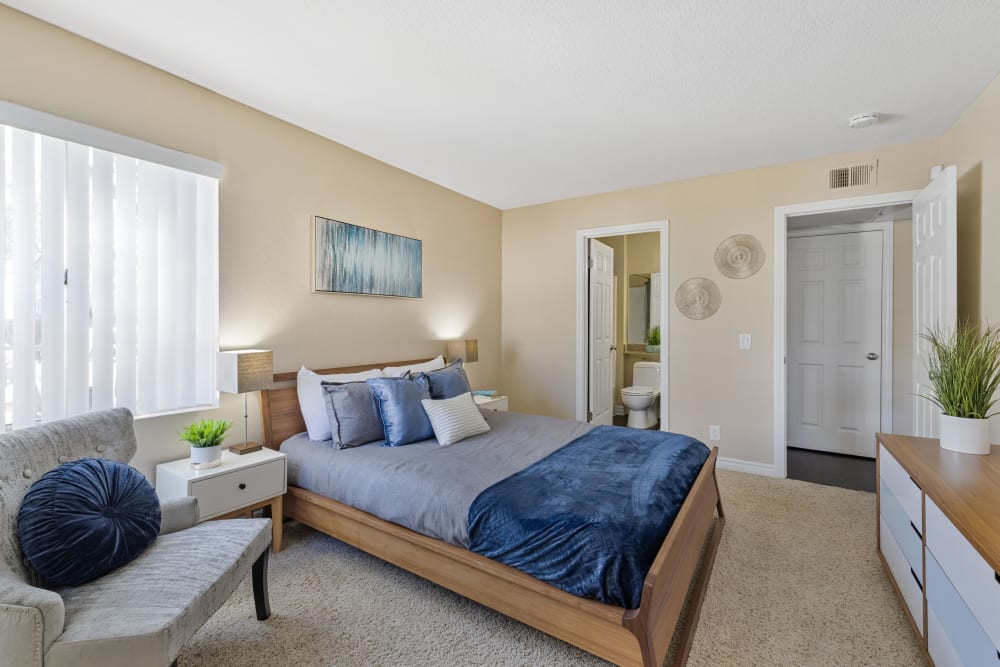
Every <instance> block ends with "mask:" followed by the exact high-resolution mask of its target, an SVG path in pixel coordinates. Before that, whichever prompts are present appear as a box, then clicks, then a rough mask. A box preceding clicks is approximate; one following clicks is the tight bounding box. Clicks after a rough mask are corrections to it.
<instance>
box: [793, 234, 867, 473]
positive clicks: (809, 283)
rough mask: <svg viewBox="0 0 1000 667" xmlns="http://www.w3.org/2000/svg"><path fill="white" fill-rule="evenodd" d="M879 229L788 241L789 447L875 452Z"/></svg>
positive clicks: (858, 454) (845, 452)
mask: <svg viewBox="0 0 1000 667" xmlns="http://www.w3.org/2000/svg"><path fill="white" fill-rule="evenodd" d="M881 355H882V232H881V231H864V232H851V233H846V234H829V235H822V236H805V237H800V238H790V239H788V365H787V368H788V431H787V433H788V445H789V446H790V447H802V448H804V449H817V450H822V451H828V452H838V453H841V454H853V455H855V456H869V457H874V456H875V433H876V432H877V431H878V430H879V426H880V423H881V418H882V400H881V395H882V362H881V361H879V359H880V358H881Z"/></svg>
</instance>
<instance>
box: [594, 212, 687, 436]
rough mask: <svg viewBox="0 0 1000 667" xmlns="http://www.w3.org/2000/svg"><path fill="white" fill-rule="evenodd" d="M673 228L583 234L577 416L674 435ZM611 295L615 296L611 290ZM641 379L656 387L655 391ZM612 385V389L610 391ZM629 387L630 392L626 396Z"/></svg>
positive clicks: (659, 225) (658, 225)
mask: <svg viewBox="0 0 1000 667" xmlns="http://www.w3.org/2000/svg"><path fill="white" fill-rule="evenodd" d="M667 230H668V223H667V221H665V220H664V221H654V222H649V223H639V224H632V225H621V226H615V227H602V228H597V229H584V230H579V231H577V239H576V240H577V373H576V399H577V400H576V402H577V410H576V417H577V419H579V420H581V421H588V422H593V423H595V424H611V423H613V424H616V425H621V426H625V425H628V424H629V417H628V413H629V411H630V409H629V408H628V407H626V405H625V402H626V400H627V401H628V402H629V403H630V404H631V405H633V406H639V404H640V403H641V404H642V406H647V403H648V406H647V407H633V408H632V411H633V412H635V414H633V415H632V425H633V426H635V427H637V428H660V429H661V430H666V429H667V424H668V414H669V410H668V405H669V401H668V398H667V394H668V381H667V379H668V366H669V364H668V355H667V350H668V340H667V339H668V336H667V333H668V331H669V329H668V326H667V316H668V311H667V303H668V280H667V279H666V276H667V265H668V252H667V248H668V236H667ZM609 289H610V294H607V291H608V290H609ZM637 362H642V363H640V366H639V368H640V369H641V372H640V378H641V379H642V380H643V382H644V383H646V384H655V387H649V388H648V391H646V390H642V389H640V388H639V387H638V386H636V385H635V375H634V369H635V368H636V365H635V364H636V363H637ZM605 385H607V386H605ZM623 389H624V390H625V392H623Z"/></svg>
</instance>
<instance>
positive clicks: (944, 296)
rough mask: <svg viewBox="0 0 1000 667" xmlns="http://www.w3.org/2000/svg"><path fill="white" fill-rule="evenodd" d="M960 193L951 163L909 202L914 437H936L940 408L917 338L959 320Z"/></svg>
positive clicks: (923, 345) (927, 348) (923, 343)
mask: <svg viewBox="0 0 1000 667" xmlns="http://www.w3.org/2000/svg"><path fill="white" fill-rule="evenodd" d="M957 224H958V194H957V170H956V168H955V166H954V165H952V166H950V167H945V168H944V169H941V170H940V171H938V172H937V174H935V175H934V178H933V179H931V183H930V185H928V186H927V187H926V188H924V189H923V190H922V191H921V193H920V195H919V196H917V198H916V199H914V200H913V335H914V337H915V338H914V341H913V401H914V403H913V435H919V436H924V437H927V438H936V437H938V422H939V419H938V409H937V407H936V406H935V405H934V404H933V403H931V402H930V401H928V400H927V399H926V398H922V396H924V395H927V393H928V391H929V384H930V382H929V380H928V378H927V355H928V353H929V351H930V345H929V344H928V343H927V341H925V340H923V339H922V338H921V337H920V336H921V334H924V333H926V332H927V330H928V329H934V328H939V327H940V328H943V329H946V330H947V329H954V327H955V325H956V323H957V322H958V231H957Z"/></svg>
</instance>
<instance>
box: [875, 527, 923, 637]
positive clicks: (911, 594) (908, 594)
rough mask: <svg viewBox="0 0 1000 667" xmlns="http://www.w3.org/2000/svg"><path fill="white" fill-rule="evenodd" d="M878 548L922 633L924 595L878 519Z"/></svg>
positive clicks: (915, 577) (914, 572)
mask: <svg viewBox="0 0 1000 667" xmlns="http://www.w3.org/2000/svg"><path fill="white" fill-rule="evenodd" d="M879 526H880V530H879V547H880V549H881V550H882V556H883V558H885V562H886V564H888V566H889V574H890V575H892V578H893V579H894V580H895V581H896V586H897V587H898V588H899V592H900V593H901V594H902V595H903V601H904V602H906V607H907V609H908V610H909V612H910V616H911V617H912V618H913V622H914V623H915V624H916V626H917V631H918V632H920V633H921V634H923V632H924V593H923V591H922V590H921V585H920V584H919V583H918V582H917V573H916V571H914V570H912V569H911V568H910V564H909V563H907V562H906V556H904V555H903V550H902V549H900V548H899V545H898V544H897V543H896V539H895V538H894V537H893V536H892V531H891V530H890V529H889V526H888V525H887V524H886V522H885V519H881V518H880V519H879Z"/></svg>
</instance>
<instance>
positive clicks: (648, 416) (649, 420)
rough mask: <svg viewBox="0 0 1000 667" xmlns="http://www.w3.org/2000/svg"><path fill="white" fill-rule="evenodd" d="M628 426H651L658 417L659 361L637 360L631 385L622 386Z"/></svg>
mask: <svg viewBox="0 0 1000 667" xmlns="http://www.w3.org/2000/svg"><path fill="white" fill-rule="evenodd" d="M622 403H624V404H625V407H626V408H628V426H629V428H652V427H654V426H656V422H657V421H658V420H659V418H660V362H658V361H637V362H635V365H634V366H632V386H631V387H623V388H622Z"/></svg>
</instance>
